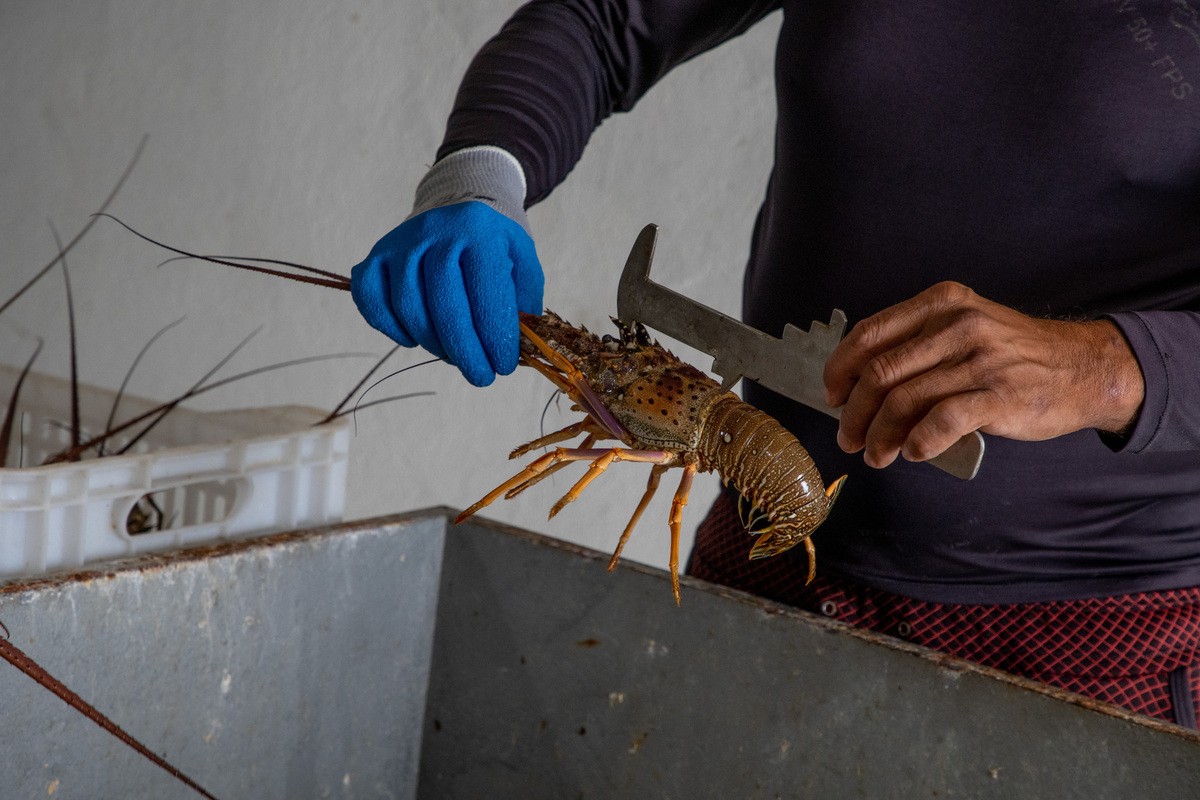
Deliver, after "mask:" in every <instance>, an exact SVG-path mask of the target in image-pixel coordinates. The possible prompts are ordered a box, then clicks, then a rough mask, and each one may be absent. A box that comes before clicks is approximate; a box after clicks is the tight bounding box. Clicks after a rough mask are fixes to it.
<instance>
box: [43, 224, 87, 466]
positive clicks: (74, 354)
mask: <svg viewBox="0 0 1200 800" xmlns="http://www.w3.org/2000/svg"><path fill="white" fill-rule="evenodd" d="M47 221H48V222H49V223H50V232H51V233H52V234H53V235H54V244H55V245H56V246H57V247H58V260H59V263H61V264H62V274H63V284H64V285H65V286H66V289H67V330H68V332H69V333H68V336H69V339H68V349H69V350H70V353H71V446H72V447H75V446H78V444H79V439H80V437H81V436H82V431H81V430H80V423H79V361H78V349H77V348H76V338H75V295H74V293H73V292H72V291H71V272H70V270H68V269H67V254H66V252H65V251H64V250H63V243H62V239H60V238H59V236H58V229H57V228H55V227H54V221H53V220H47Z"/></svg>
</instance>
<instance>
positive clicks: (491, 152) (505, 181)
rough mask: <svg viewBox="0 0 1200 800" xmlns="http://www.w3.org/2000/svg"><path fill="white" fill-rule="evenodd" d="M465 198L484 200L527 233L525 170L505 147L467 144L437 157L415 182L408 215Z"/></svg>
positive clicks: (414, 214)
mask: <svg viewBox="0 0 1200 800" xmlns="http://www.w3.org/2000/svg"><path fill="white" fill-rule="evenodd" d="M467 200H478V201H480V202H482V203H486V204H487V205H489V206H491V207H492V208H494V209H495V210H496V211H499V212H500V213H501V214H503V215H504V216H506V217H508V218H509V219H511V220H512V221H513V222H516V223H517V224H518V225H520V226H521V227H522V228H524V229H525V232H526V233H529V220H528V218H527V217H526V216H525V171H524V170H523V169H521V163H520V162H519V161H517V159H516V158H515V157H514V156H513V155H512V154H511V153H509V152H508V151H507V150H501V149H500V148H499V147H492V146H490V145H481V146H479V147H468V148H465V149H463V150H456V151H454V152H453V153H451V154H450V155H448V156H446V157H445V158H443V159H441V160H440V161H438V162H437V163H436V164H434V165H433V167H432V168H431V169H430V170H429V172H428V173H426V175H425V177H424V178H422V179H421V182H420V183H419V184H418V185H417V196H416V199H415V201H414V204H413V210H412V213H411V214H409V218H410V219H411V218H412V217H415V216H416V215H417V214H420V213H422V212H425V211H428V210H429V209H431V208H439V207H441V206H448V205H453V204H454V203H462V202H465V201H467Z"/></svg>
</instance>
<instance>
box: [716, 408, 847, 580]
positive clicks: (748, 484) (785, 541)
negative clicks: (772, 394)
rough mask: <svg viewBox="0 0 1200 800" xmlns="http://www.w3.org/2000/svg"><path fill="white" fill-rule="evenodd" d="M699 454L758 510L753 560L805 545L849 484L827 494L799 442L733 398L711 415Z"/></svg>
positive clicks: (752, 514)
mask: <svg viewBox="0 0 1200 800" xmlns="http://www.w3.org/2000/svg"><path fill="white" fill-rule="evenodd" d="M699 450H700V456H701V460H702V461H701V463H702V467H703V468H704V469H711V470H715V471H716V472H717V474H718V475H720V476H721V479H722V480H723V481H724V482H725V483H726V484H732V485H733V487H734V488H735V489H737V491H738V492H739V493H740V494H741V495H742V496H743V498H745V500H746V501H748V502H749V503H750V505H751V506H752V507H753V508H752V510H751V512H750V513H749V516H750V517H751V518H752V519H753V520H754V521H755V523H756V524H755V525H754V526H753V527H754V528H755V530H754V532H755V533H759V534H761V535H760V536H759V537H758V540H757V541H756V542H755V543H754V546H753V548H752V549H751V551H750V558H752V559H757V558H767V557H770V556H775V555H779V554H780V553H783V552H785V551H786V550H789V549H791V548H792V547H795V546H796V545H798V544H800V543H801V542H803V541H805V540H806V539H807V538H808V537H809V535H811V534H812V532H813V531H814V530H816V528H817V526H818V525H820V524H821V523H822V522H824V521H825V518H826V517H827V516H828V515H829V509H830V508H831V507H832V506H833V501H834V500H835V499H836V498H837V494H838V492H839V491H840V490H841V488H842V485H843V482H844V481H845V476H842V477H841V478H838V479H837V480H836V481H834V482H833V483H831V484H830V485H829V488H828V489H826V487H825V485H824V483H823V482H822V480H821V475H820V473H819V472H817V467H816V464H814V463H813V460H812V456H810V455H809V454H808V451H807V450H805V449H804V446H803V445H801V444H800V442H799V441H798V440H797V439H796V437H795V436H793V435H792V434H791V433H790V432H789V431H788V430H787V429H786V428H784V427H783V426H782V425H780V424H779V423H778V422H776V421H775V420H774V419H773V418H772V417H770V416H768V415H767V414H765V413H763V412H762V411H759V410H758V409H756V408H754V407H753V406H750V405H748V404H747V403H744V402H742V401H741V400H739V399H738V398H737V397H736V396H734V395H732V394H726V395H723V396H722V397H721V398H720V399H719V400H718V401H717V402H716V403H715V404H714V406H713V407H712V409H711V410H710V411H709V413H708V416H707V419H706V420H705V424H704V431H703V433H702V435H701V438H700V447H699ZM743 521H745V519H744V520H743Z"/></svg>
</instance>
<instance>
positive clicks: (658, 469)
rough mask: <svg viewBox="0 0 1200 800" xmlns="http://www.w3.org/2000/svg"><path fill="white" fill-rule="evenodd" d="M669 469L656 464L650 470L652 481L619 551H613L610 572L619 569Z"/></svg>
mask: <svg viewBox="0 0 1200 800" xmlns="http://www.w3.org/2000/svg"><path fill="white" fill-rule="evenodd" d="M667 469H669V468H668V467H665V466H663V465H662V464H655V465H654V466H653V467H651V468H650V480H648V481H647V482H646V491H645V493H644V494H643V495H642V500H641V502H639V503H638V504H637V508H635V509H634V510H633V516H632V517H630V518H629V524H628V525H626V526H625V530H624V531H623V532H622V533H621V540H620V541H619V542H617V549H616V550H614V551H613V554H612V558H611V559H610V560H609V562H608V571H609V572H612V571H613V570H614V569H616V568H617V562H618V561H619V560H620V559H621V551H622V550H624V549H625V543H626V542H628V541H629V536H630V534H632V533H633V527H634V526H635V525H637V523H638V520H639V519H641V518H642V512H644V511H645V510H646V506H648V505H650V499H651V498H652V497H654V493H655V492H657V491H658V482H659V480H660V479H661V478H662V474H663V473H664V472H666V471H667Z"/></svg>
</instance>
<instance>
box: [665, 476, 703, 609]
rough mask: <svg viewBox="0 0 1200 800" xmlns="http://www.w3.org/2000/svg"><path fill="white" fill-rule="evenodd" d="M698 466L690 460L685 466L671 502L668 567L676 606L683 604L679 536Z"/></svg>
mask: <svg viewBox="0 0 1200 800" xmlns="http://www.w3.org/2000/svg"><path fill="white" fill-rule="evenodd" d="M696 470H697V464H696V462H695V461H694V460H688V462H687V463H686V464H684V465H683V477H681V478H680V479H679V488H678V489H676V490H675V498H674V499H673V500H671V517H670V525H671V557H670V560H669V561H668V563H667V567H668V568H669V569H670V570H671V591H672V592H673V593H674V595H675V605H677V606H678V605H680V604H681V602H682V601H681V598H680V596H679V536H680V530H681V528H682V527H683V507H684V506H686V505H687V501H688V495H689V494H691V491H692V478H694V477H696Z"/></svg>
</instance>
